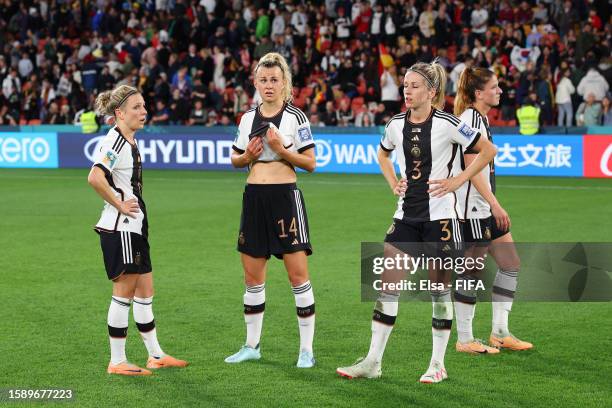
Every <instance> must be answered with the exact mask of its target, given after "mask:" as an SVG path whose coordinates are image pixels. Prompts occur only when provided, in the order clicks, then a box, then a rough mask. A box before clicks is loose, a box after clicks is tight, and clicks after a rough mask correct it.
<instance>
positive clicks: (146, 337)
mask: <svg viewBox="0 0 612 408" xmlns="http://www.w3.org/2000/svg"><path fill="white" fill-rule="evenodd" d="M133 313H134V321H135V322H136V327H138V331H139V332H140V335H141V336H142V341H143V342H144V344H145V347H146V348H147V351H148V352H149V356H150V357H157V358H160V357H163V356H164V352H163V351H162V349H161V347H160V346H159V342H158V341H157V330H156V329H155V319H154V317H153V297H148V298H139V297H134V308H133Z"/></svg>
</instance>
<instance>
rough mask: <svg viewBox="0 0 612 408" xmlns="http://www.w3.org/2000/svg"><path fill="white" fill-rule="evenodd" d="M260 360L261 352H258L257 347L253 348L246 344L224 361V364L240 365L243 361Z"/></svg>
mask: <svg viewBox="0 0 612 408" xmlns="http://www.w3.org/2000/svg"><path fill="white" fill-rule="evenodd" d="M260 358H261V352H260V351H259V345H258V346H257V347H255V348H253V347H251V346H247V345H246V344H245V345H244V346H242V347H241V348H240V350H238V352H237V353H236V354H232V355H231V356H229V357H228V358H226V359H225V362H226V363H242V362H243V361H249V360H259V359H260Z"/></svg>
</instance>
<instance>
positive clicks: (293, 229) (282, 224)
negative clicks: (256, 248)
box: [276, 217, 298, 244]
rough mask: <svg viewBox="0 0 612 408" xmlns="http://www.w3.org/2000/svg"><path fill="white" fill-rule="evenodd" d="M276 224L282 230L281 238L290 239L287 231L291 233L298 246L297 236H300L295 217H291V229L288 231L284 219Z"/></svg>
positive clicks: (279, 235)
mask: <svg viewBox="0 0 612 408" xmlns="http://www.w3.org/2000/svg"><path fill="white" fill-rule="evenodd" d="M276 223H277V224H278V225H279V228H280V234H278V237H279V238H287V237H289V234H288V233H287V231H288V232H289V233H292V234H293V238H294V239H295V241H294V242H295V244H297V235H298V230H297V222H296V220H295V217H291V221H290V222H289V223H288V224H289V229H288V230H287V228H286V225H285V220H284V219H283V218H281V219H280V220H278V221H276Z"/></svg>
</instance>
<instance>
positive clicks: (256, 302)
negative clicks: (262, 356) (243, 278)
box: [244, 283, 266, 348]
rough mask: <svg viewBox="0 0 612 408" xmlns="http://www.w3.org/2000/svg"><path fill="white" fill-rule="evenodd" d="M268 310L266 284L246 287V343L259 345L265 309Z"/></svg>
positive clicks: (250, 345) (252, 345) (253, 345)
mask: <svg viewBox="0 0 612 408" xmlns="http://www.w3.org/2000/svg"><path fill="white" fill-rule="evenodd" d="M265 310H266V284H265V283H262V284H261V285H254V286H248V285H247V287H246V291H245V293H244V322H245V323H246V331H247V338H246V345H247V346H249V347H252V348H257V346H259V340H260V339H261V328H262V326H263V318H264V311H265Z"/></svg>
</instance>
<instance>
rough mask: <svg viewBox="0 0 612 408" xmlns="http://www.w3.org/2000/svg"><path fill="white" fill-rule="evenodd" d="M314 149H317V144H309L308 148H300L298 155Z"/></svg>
mask: <svg viewBox="0 0 612 408" xmlns="http://www.w3.org/2000/svg"><path fill="white" fill-rule="evenodd" d="M313 147H315V144H314V143H311V144H309V145H307V146H302V147H300V148H299V149H298V153H303V152H305V151H306V150H308V149H312V148H313Z"/></svg>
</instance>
